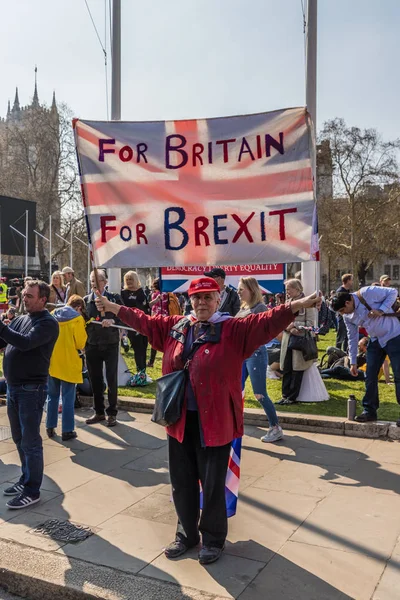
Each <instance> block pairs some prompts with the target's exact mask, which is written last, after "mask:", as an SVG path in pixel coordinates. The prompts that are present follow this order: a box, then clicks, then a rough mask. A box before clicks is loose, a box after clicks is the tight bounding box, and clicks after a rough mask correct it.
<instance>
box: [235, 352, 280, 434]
mask: <svg viewBox="0 0 400 600" xmlns="http://www.w3.org/2000/svg"><path fill="white" fill-rule="evenodd" d="M267 366H268V353H267V349H266V347H265V346H260V348H258V350H256V351H255V352H254V354H252V355H251V356H250V358H248V359H247V360H245V361H244V363H243V370H242V385H243V388H244V384H245V382H246V379H247V377H250V381H251V387H252V388H253V392H254V395H255V397H256V398H257V400H258V401H259V403H260V404H261V406H262V407H263V409H264V411H265V414H266V415H267V418H268V421H269V426H270V427H275V425H278V424H279V421H278V415H277V414H276V410H275V406H274V405H273V403H272V400H271V398H270V397H269V396H268V392H267Z"/></svg>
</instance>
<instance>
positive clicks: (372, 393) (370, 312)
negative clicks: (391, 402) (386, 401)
mask: <svg viewBox="0 0 400 600" xmlns="http://www.w3.org/2000/svg"><path fill="white" fill-rule="evenodd" d="M396 299H397V290H395V289H394V288H388V287H378V286H372V285H371V286H367V287H363V288H361V289H360V290H359V291H358V292H355V293H349V292H342V293H340V294H338V295H337V296H335V297H334V298H333V300H332V308H333V310H335V311H336V312H338V313H340V314H341V315H342V316H343V319H344V322H345V324H346V328H347V334H348V338H349V355H350V363H351V368H350V370H351V373H352V375H353V376H354V377H356V376H357V346H358V338H359V335H358V328H359V327H364V328H365V329H366V330H367V332H368V335H369V336H370V341H369V343H368V347H367V372H366V379H365V395H364V397H363V399H362V405H363V409H364V410H363V412H362V413H361V415H359V416H358V417H356V421H358V422H359V423H367V422H368V421H376V420H377V418H378V416H377V414H378V408H379V393H378V374H379V371H380V369H381V366H382V363H383V361H384V360H385V357H386V355H388V356H389V358H390V362H391V365H392V370H393V374H394V382H395V386H396V398H397V402H398V403H399V404H400V321H399V319H398V318H397V316H395V315H394V311H393V309H392V306H393V304H394V303H395V301H396ZM389 315H391V316H389ZM397 425H398V426H399V427H400V419H399V420H398V421H397Z"/></svg>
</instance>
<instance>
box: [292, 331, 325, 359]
mask: <svg viewBox="0 0 400 600" xmlns="http://www.w3.org/2000/svg"><path fill="white" fill-rule="evenodd" d="M288 348H289V350H299V351H300V352H301V353H302V355H303V358H304V360H315V359H316V358H318V347H317V342H316V341H315V337H314V336H313V335H311V331H307V330H306V331H303V333H302V335H292V334H291V335H290V337H289V343H288Z"/></svg>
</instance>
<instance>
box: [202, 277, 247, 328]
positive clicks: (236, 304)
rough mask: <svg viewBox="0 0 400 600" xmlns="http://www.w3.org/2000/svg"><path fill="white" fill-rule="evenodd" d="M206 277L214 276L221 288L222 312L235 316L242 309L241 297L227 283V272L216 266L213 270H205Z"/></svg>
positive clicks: (220, 306) (220, 309) (220, 308)
mask: <svg viewBox="0 0 400 600" xmlns="http://www.w3.org/2000/svg"><path fill="white" fill-rule="evenodd" d="M204 277H212V279H215V281H216V282H217V283H218V285H219V289H220V290H221V302H220V305H219V309H218V310H219V311H220V312H222V313H223V312H227V313H229V314H230V315H231V316H232V317H234V316H235V315H236V314H237V313H238V312H239V309H240V299H239V296H238V293H237V291H236V290H234V289H233V288H231V287H228V286H226V285H225V279H226V273H225V271H224V270H223V269H221V267H215V269H211V271H205V272H204Z"/></svg>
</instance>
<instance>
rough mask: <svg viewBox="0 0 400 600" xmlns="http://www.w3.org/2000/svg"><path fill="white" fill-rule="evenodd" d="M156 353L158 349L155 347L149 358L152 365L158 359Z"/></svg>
mask: <svg viewBox="0 0 400 600" xmlns="http://www.w3.org/2000/svg"><path fill="white" fill-rule="evenodd" d="M156 354H157V350H154V348H152V349H151V350H150V360H149V363H150V364H151V365H154V361H155V360H156Z"/></svg>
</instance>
